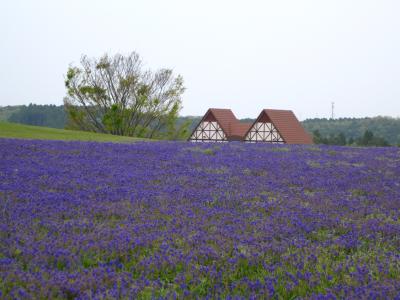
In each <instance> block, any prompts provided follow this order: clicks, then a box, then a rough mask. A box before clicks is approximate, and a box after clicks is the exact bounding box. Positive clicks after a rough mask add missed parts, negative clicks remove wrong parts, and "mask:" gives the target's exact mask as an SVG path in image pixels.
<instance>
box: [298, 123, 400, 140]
mask: <svg viewBox="0 0 400 300" xmlns="http://www.w3.org/2000/svg"><path fill="white" fill-rule="evenodd" d="M302 124H303V126H304V128H305V129H306V130H307V131H308V132H310V133H313V134H314V136H315V132H316V131H318V133H317V136H316V141H317V142H319V143H324V144H331V145H332V144H334V145H338V144H339V145H341V144H343V141H344V138H345V139H346V145H359V144H360V143H365V141H368V142H369V143H372V142H373V143H377V144H379V145H381V144H382V143H383V140H385V141H386V142H387V143H388V144H390V145H399V144H400V119H399V118H391V117H373V118H339V119H317V118H316V119H307V120H305V121H303V122H302ZM371 134H372V136H373V137H370V136H371ZM364 137H365V138H364ZM363 138H364V139H363ZM371 141H372V142H371ZM360 145H361V144H360Z"/></svg>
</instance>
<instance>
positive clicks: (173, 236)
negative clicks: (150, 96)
mask: <svg viewBox="0 0 400 300" xmlns="http://www.w3.org/2000/svg"><path fill="white" fill-rule="evenodd" d="M399 178H400V149H399V148H394V147H392V148H368V149H367V148H350V147H333V146H288V145H264V144H244V143H227V144H199V143H186V142H185V143H183V142H179V143H178V142H138V143H134V144H112V143H94V142H61V141H24V140H11V139H0V201H1V202H0V214H1V215H0V298H2V299H3V298H6V299H7V298H10V299H26V298H35V299H38V298H42V299H49V298H58V299H74V298H79V299H114V298H124V299H149V298H168V299H170V298H212V299H214V298H226V299H232V298H235V299H236V298H246V299H248V298H273V299H295V298H311V299H336V298H348V299H363V298H364V299H365V298H367V299H374V298H375V299H399V298H400V252H399V249H400V179H399Z"/></svg>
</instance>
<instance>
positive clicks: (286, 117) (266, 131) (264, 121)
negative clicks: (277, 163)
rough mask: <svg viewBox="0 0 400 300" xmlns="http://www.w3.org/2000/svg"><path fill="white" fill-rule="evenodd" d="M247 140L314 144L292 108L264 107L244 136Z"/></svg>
mask: <svg viewBox="0 0 400 300" xmlns="http://www.w3.org/2000/svg"><path fill="white" fill-rule="evenodd" d="M244 141H245V142H253V143H256V142H264V143H273V144H312V143H313V140H312V138H311V136H310V135H309V134H308V133H307V132H306V131H305V130H304V128H303V127H302V126H301V124H300V122H299V121H298V120H297V118H296V116H295V115H294V113H293V112H292V111H291V110H277V109H264V110H263V111H262V112H261V113H260V115H259V116H258V117H257V119H256V120H255V121H254V123H253V124H252V126H251V127H250V129H249V130H248V131H247V132H246V134H245V136H244Z"/></svg>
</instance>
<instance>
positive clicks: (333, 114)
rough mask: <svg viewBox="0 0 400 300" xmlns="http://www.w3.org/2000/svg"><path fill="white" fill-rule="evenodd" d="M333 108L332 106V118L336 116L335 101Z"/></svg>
mask: <svg viewBox="0 0 400 300" xmlns="http://www.w3.org/2000/svg"><path fill="white" fill-rule="evenodd" d="M331 104H332V108H331V119H332V120H333V119H334V118H335V102H332V103H331Z"/></svg>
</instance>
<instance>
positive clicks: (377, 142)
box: [313, 129, 390, 147]
mask: <svg viewBox="0 0 400 300" xmlns="http://www.w3.org/2000/svg"><path fill="white" fill-rule="evenodd" d="M313 135H314V143H316V144H326V145H340V146H345V145H350V146H351V145H352V146H383V147H386V146H390V145H389V143H388V142H387V141H386V140H385V139H384V138H382V137H376V136H374V134H373V132H372V131H370V130H366V131H365V132H364V134H363V136H361V137H358V138H356V139H354V138H353V137H350V138H349V139H346V136H345V135H344V134H343V132H339V134H337V135H330V136H325V137H324V136H322V135H321V133H320V132H319V130H318V129H317V130H314V131H313Z"/></svg>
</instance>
